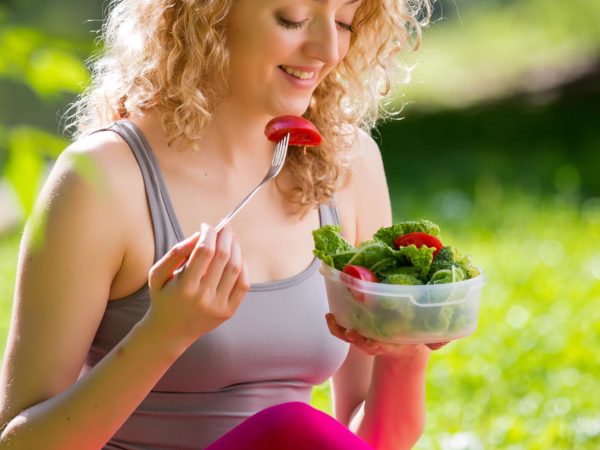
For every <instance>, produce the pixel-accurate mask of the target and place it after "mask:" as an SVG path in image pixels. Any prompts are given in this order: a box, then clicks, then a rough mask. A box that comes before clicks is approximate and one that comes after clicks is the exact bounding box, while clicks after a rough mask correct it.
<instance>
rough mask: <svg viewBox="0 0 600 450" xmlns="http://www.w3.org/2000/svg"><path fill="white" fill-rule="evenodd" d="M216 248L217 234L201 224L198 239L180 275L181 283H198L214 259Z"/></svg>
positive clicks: (208, 226)
mask: <svg viewBox="0 0 600 450" xmlns="http://www.w3.org/2000/svg"><path fill="white" fill-rule="evenodd" d="M216 246H217V233H216V232H215V229H214V228H213V227H211V226H210V225H207V224H205V223H203V224H202V225H201V229H200V238H199V239H198V242H197V243H196V247H195V248H194V249H193V251H192V253H191V255H190V258H189V260H188V262H187V266H186V268H185V270H184V271H183V273H182V274H181V280H182V282H183V283H194V284H198V283H200V279H201V278H202V277H203V275H204V274H205V273H206V271H207V270H208V267H209V266H210V264H211V261H212V259H213V258H214V255H215V252H216Z"/></svg>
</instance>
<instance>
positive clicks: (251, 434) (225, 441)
mask: <svg viewBox="0 0 600 450" xmlns="http://www.w3.org/2000/svg"><path fill="white" fill-rule="evenodd" d="M206 450H373V447H371V446H370V445H369V444H367V443H366V442H364V441H363V440H362V439H360V438H359V437H358V436H357V435H355V434H354V433H352V432H351V431H350V430H349V429H348V428H346V427H345V426H344V425H342V424H341V423H340V422H338V421H337V420H335V419H334V418H333V417H331V416H329V415H328V414H325V413H324V412H322V411H319V410H318V409H315V408H313V407H312V406H310V405H308V404H306V403H302V402H289V403H282V404H281V405H275V406H271V407H270V408H266V409H263V410H262V411H260V412H258V413H256V414H254V415H253V416H251V417H249V418H248V419H246V420H245V421H244V422H242V423H241V424H239V425H238V426H237V427H235V428H234V429H233V430H231V431H230V432H229V433H227V434H225V435H224V436H222V437H221V438H219V439H218V440H216V441H215V442H213V443H212V444H211V445H209V446H208V447H207V448H206Z"/></svg>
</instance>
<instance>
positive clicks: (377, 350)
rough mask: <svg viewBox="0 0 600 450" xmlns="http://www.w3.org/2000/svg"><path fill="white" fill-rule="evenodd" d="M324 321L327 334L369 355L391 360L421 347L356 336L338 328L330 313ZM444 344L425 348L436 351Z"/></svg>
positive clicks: (355, 333) (412, 353)
mask: <svg viewBox="0 0 600 450" xmlns="http://www.w3.org/2000/svg"><path fill="white" fill-rule="evenodd" d="M325 319H326V320H327V326H328V327H329V332H330V333H331V334H333V335H334V336H335V337H338V338H340V339H342V340H343V341H346V342H348V343H351V344H354V345H356V346H357V347H359V348H360V349H361V350H363V351H364V352H365V353H368V354H369V355H382V356H387V357H392V358H393V357H402V356H413V355H414V354H415V353H416V352H417V351H418V349H419V347H420V346H421V344H392V343H387V342H380V341H376V340H373V339H369V338H366V337H364V336H361V335H360V334H358V333H357V332H356V331H355V330H348V329H346V328H344V327H342V326H340V325H339V324H338V323H337V322H336V321H335V317H334V315H333V314H331V313H327V314H326V315H325ZM446 344H447V342H441V343H439V344H425V345H427V347H429V348H430V349H431V350H437V349H438V348H440V347H443V346H444V345H446Z"/></svg>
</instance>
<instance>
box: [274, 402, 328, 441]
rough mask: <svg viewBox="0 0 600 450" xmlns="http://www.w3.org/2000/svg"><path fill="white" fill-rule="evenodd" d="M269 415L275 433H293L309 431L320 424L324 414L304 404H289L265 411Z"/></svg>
mask: <svg viewBox="0 0 600 450" xmlns="http://www.w3.org/2000/svg"><path fill="white" fill-rule="evenodd" d="M263 413H265V414H267V415H268V419H269V422H270V423H271V427H272V430H273V431H276V432H279V433H292V432H298V431H299V430H305V431H306V430H308V429H310V428H311V427H314V426H315V425H317V423H318V422H319V419H320V418H321V416H322V415H323V414H324V413H322V412H321V411H319V410H317V409H315V408H313V407H312V406H310V405H308V404H306V403H303V402H287V403H281V404H279V405H275V406H271V407H270V408H267V409H266V410H264V411H263Z"/></svg>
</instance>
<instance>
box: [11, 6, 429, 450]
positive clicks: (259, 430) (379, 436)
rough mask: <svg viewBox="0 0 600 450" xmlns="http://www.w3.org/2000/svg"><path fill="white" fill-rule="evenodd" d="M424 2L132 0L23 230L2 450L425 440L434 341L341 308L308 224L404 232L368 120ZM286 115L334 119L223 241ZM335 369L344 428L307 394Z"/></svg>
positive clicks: (362, 235) (119, 15)
mask: <svg viewBox="0 0 600 450" xmlns="http://www.w3.org/2000/svg"><path fill="white" fill-rule="evenodd" d="M407 3H408V2H407ZM413 3H414V2H411V4H413ZM417 12H418V10H417V9H414V10H411V9H409V6H408V5H407V4H406V3H404V2H400V1H398V2H397V1H392V0H389V1H379V0H350V1H347V0H329V1H320V0H237V1H235V0H204V1H200V0H168V1H167V0H152V1H134V0H122V1H117V2H114V4H113V9H112V12H111V14H110V16H109V18H108V20H107V25H106V27H105V30H104V31H105V43H106V46H105V54H104V55H103V56H102V57H101V58H99V59H98V60H97V61H96V62H95V66H94V77H93V83H92V85H91V87H90V88H89V90H88V91H87V92H86V93H85V95H83V96H82V98H81V99H80V101H79V102H78V104H77V112H76V114H75V116H74V117H75V119H74V125H75V126H76V127H77V134H76V137H77V140H76V141H75V142H74V143H73V144H72V145H71V146H70V147H69V148H68V149H66V150H65V151H64V152H63V154H62V155H61V156H60V158H59V159H58V161H57V163H56V165H55V167H54V168H53V170H52V173H51V175H50V177H49V178H48V180H47V182H46V184H45V186H44V189H43V191H42V192H41V194H40V198H39V200H38V202H37V205H36V209H35V212H34V214H33V215H32V217H31V218H30V220H29V221H28V224H27V226H26V229H25V233H24V236H23V242H22V247H21V253H20V257H19V269H18V275H17V284H16V293H15V305H14V316H13V321H12V324H11V332H10V336H9V341H8V345H7V350H6V358H5V361H4V367H3V376H2V383H1V386H2V410H1V417H0V420H1V422H2V424H3V432H2V435H1V439H0V448H2V449H31V448H44V449H61V450H65V449H77V450H85V449H99V448H105V449H150V448H152V449H157V448H160V449H163V448H178V449H184V448H185V449H188V448H189V449H192V448H209V449H211V450H218V449H236V448H240V449H242V448H262V449H265V448H271V446H272V448H280V449H283V448H340V449H342V448H344V449H348V448H376V449H402V448H410V447H411V446H412V445H414V443H415V442H416V441H417V440H418V438H419V436H420V434H421V432H422V429H423V424H424V381H425V368H426V365H427V360H428V357H429V352H430V349H428V348H427V347H426V346H424V345H412V346H393V345H386V344H382V343H378V342H372V341H370V340H367V339H364V338H363V337H361V336H359V335H357V334H356V333H355V332H354V331H352V330H344V329H342V328H341V327H340V326H339V325H337V324H336V322H335V318H334V317H332V316H331V315H330V314H329V315H327V317H326V319H325V318H324V316H325V315H326V313H327V301H326V296H325V290H324V286H323V281H322V279H321V276H320V275H319V274H318V271H317V268H318V262H317V261H316V260H315V259H314V258H313V256H312V247H313V242H312V236H311V231H312V230H314V229H315V228H317V227H318V226H319V225H323V224H326V223H340V224H341V227H342V230H343V233H344V235H345V237H346V238H347V239H348V240H349V241H351V242H356V243H357V242H360V241H363V240H365V239H368V238H369V237H370V236H372V234H373V232H374V231H375V230H377V229H378V228H379V227H381V226H388V225H389V224H390V223H391V220H392V217H391V208H390V202H389V194H388V190H387V186H386V182H385V174H384V171H383V167H382V163H381V158H380V154H379V151H378V148H377V146H376V144H375V143H374V141H373V140H372V139H371V138H370V137H369V136H368V133H365V131H369V130H370V129H371V128H372V127H373V126H374V124H375V121H376V120H377V119H378V118H379V117H382V116H385V115H386V112H385V111H382V110H380V108H379V107H378V104H379V102H380V100H381V99H382V98H383V96H384V95H386V94H387V93H389V91H390V85H389V81H390V80H391V77H392V75H393V73H392V72H393V69H394V65H393V64H394V63H393V58H392V57H393V56H394V55H395V54H396V53H398V52H399V51H400V50H402V49H403V48H405V47H407V46H408V41H409V38H410V37H411V36H413V35H416V36H417V39H418V28H419V27H418V23H417V21H416V20H415V19H414V18H413V16H414V15H415V14H417ZM411 30H412V32H411ZM283 114H295V115H304V116H305V117H307V118H308V119H310V120H311V121H313V122H314V123H315V124H316V125H317V127H318V128H319V130H320V131H321V134H322V136H323V138H324V143H323V144H322V145H321V146H320V147H319V148H318V149H316V150H315V151H313V152H311V153H309V154H308V155H304V154H303V153H302V152H301V151H297V149H294V148H291V149H290V151H289V153H288V154H289V156H288V160H287V162H286V166H285V169H284V170H283V172H282V173H281V174H280V175H279V177H278V178H277V181H276V182H275V183H269V184H267V185H266V186H265V187H263V189H262V190H261V191H260V192H259V194H258V195H257V196H256V197H255V198H254V199H253V200H252V203H251V204H250V205H249V206H247V207H246V208H245V209H244V210H243V211H242V212H241V213H240V214H239V215H238V216H237V217H236V218H235V219H234V220H233V221H232V222H231V224H230V225H228V226H227V227H225V228H224V229H223V230H222V231H221V232H219V233H216V232H215V230H214V229H213V228H212V227H211V226H210V225H209V224H216V223H217V222H218V221H219V219H220V218H221V217H222V216H224V215H225V214H226V213H227V212H228V211H229V210H230V209H231V208H232V207H233V206H234V205H235V204H237V202H238V201H239V200H240V199H241V198H243V196H244V195H245V194H246V193H247V192H248V191H249V189H250V188H252V187H253V186H254V185H255V184H256V183H257V181H259V180H260V179H261V178H262V176H264V174H265V172H266V169H267V168H268V167H269V165H270V161H271V157H272V152H273V144H272V143H269V142H268V141H267V140H266V139H265V137H264V135H263V129H264V126H265V124H266V123H267V122H268V121H269V120H270V119H271V118H273V117H275V116H278V115H283ZM361 129H362V130H365V131H360V130H361ZM334 192H335V203H334V202H333V197H334V195H333V194H334ZM200 224H202V225H200ZM197 230H200V231H199V232H197ZM242 255H243V256H242ZM186 261H187V265H186V269H185V270H184V271H183V272H181V273H178V274H175V271H176V269H177V268H178V267H179V266H180V265H181V264H182V263H183V262H186ZM330 377H331V378H332V392H333V402H334V412H335V418H336V419H337V420H335V419H333V418H331V417H329V416H327V415H325V414H323V413H321V412H319V411H316V410H314V409H313V408H311V407H310V406H308V404H307V403H308V402H309V400H310V392H311V388H312V386H314V385H316V384H319V383H322V382H323V381H325V380H326V379H328V378H330Z"/></svg>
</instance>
